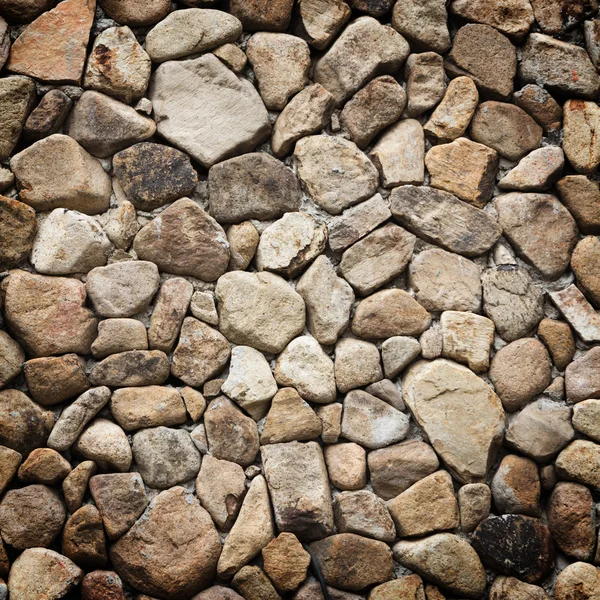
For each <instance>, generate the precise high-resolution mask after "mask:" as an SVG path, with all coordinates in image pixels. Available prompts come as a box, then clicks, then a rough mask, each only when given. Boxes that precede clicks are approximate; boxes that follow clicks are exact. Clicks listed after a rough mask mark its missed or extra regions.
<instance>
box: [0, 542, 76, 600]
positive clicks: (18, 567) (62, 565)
mask: <svg viewBox="0 0 600 600" xmlns="http://www.w3.org/2000/svg"><path fill="white" fill-rule="evenodd" d="M82 579H83V571H82V570H81V569H80V568H79V567H78V566H77V565H76V564H75V563H74V562H73V561H71V560H70V559H68V558H67V557H66V556H63V555H62V554H59V553H58V552H55V551H54V550H48V549H46V548H29V549H27V550H25V552H23V553H22V554H21V555H20V556H19V557H18V558H17V559H16V560H15V562H14V563H13V566H12V569H11V572H10V577H9V579H8V590H9V593H10V596H11V598H17V599H18V598H35V596H36V595H37V594H39V591H40V589H41V590H43V593H44V594H45V595H46V597H47V598H48V599H52V600H54V599H55V598H62V597H63V596H64V595H65V594H67V593H68V592H69V591H71V590H72V589H74V588H75V586H77V585H78V584H79V583H80V582H81V580H82Z"/></svg>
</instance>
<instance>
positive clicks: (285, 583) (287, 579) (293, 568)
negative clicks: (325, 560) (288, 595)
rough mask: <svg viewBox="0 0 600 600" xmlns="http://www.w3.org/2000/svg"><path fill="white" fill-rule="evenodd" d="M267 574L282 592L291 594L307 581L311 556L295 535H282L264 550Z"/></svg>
mask: <svg viewBox="0 0 600 600" xmlns="http://www.w3.org/2000/svg"><path fill="white" fill-rule="evenodd" d="M262 558H263V566H264V569H265V573H266V574H267V575H268V577H269V579H270V580H271V581H272V582H273V583H274V585H275V587H276V588H277V589H278V590H279V591H281V592H291V591H294V590H295V589H297V588H298V586H299V585H300V584H301V583H302V582H303V581H304V580H305V579H306V573H307V570H308V567H309V565H310V555H309V554H308V552H306V550H304V548H303V547H302V544H300V542H299V541H298V538H297V537H296V536H295V535H294V534H293V533H281V534H280V535H279V536H277V538H275V539H274V540H272V541H271V542H269V544H267V546H265V547H264V548H263V549H262Z"/></svg>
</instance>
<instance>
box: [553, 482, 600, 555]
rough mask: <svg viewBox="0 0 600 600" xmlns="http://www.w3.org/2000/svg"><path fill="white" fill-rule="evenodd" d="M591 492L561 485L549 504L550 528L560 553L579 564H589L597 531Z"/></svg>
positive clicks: (577, 486)
mask: <svg viewBox="0 0 600 600" xmlns="http://www.w3.org/2000/svg"><path fill="white" fill-rule="evenodd" d="M593 507H594V505H593V501H592V494H591V493H590V490H589V489H588V488H586V487H585V486H583V485H579V484H577V483H567V482H563V481H561V482H559V483H558V484H557V485H556V487H555V488H554V490H552V494H551V496H550V499H549V501H548V527H549V529H550V533H551V534H552V537H553V539H554V541H555V543H556V545H557V546H558V548H559V549H560V550H562V551H563V552H564V553H565V554H566V555H567V556H570V557H572V558H575V559H576V560H585V561H589V560H590V559H591V558H592V555H593V553H594V545H595V543H596V531H595V526H594V518H593Z"/></svg>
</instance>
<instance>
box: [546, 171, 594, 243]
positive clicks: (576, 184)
mask: <svg viewBox="0 0 600 600" xmlns="http://www.w3.org/2000/svg"><path fill="white" fill-rule="evenodd" d="M556 189H557V191H558V195H559V196H560V199H561V200H562V202H563V204H564V205H565V206H566V207H567V208H568V209H569V212H570V213H571V214H572V215H573V217H574V218H575V220H576V221H577V225H578V226H579V229H580V231H581V233H584V234H590V233H596V234H597V233H600V187H599V186H598V183H597V182H595V181H591V180H590V179H588V178H587V177H586V176H584V175H568V176H567V177H563V179H561V180H560V181H559V182H558V183H557V184H556Z"/></svg>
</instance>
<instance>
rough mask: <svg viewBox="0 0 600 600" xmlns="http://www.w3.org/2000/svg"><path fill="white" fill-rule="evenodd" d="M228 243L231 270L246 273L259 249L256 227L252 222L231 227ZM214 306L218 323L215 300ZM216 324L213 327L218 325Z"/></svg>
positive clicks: (228, 233) (228, 232) (213, 309)
mask: <svg viewBox="0 0 600 600" xmlns="http://www.w3.org/2000/svg"><path fill="white" fill-rule="evenodd" d="M227 241H228V242H229V267H228V268H229V270H230V271H244V270H245V269H246V268H247V267H248V265H249V264H250V263H251V262H252V259H253V258H254V254H255V253H256V248H257V247H258V241H259V234H258V231H257V230H256V227H254V225H253V224H252V223H251V222H250V221H244V222H243V223H240V224H239V225H231V226H230V227H229V228H228V229H227ZM212 304H213V306H212V309H211V310H212V311H213V312H214V317H215V319H216V322H218V320H219V317H218V315H217V311H216V309H215V308H214V299H213V300H212ZM192 314H193V309H192ZM194 316H196V315H194ZM207 322H208V321H207ZM216 322H215V323H213V325H216Z"/></svg>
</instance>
